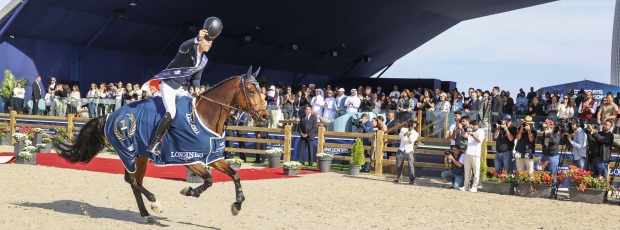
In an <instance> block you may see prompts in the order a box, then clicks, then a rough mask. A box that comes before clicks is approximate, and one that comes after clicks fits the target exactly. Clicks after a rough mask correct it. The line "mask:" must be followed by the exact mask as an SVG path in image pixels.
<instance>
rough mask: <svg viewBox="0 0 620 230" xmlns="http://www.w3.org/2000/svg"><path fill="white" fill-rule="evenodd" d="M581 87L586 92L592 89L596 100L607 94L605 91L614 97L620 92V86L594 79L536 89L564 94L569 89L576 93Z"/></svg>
mask: <svg viewBox="0 0 620 230" xmlns="http://www.w3.org/2000/svg"><path fill="white" fill-rule="evenodd" d="M581 89H584V90H585V91H586V92H587V91H592V93H593V94H594V99H596V101H598V102H600V101H601V98H602V97H603V96H605V95H607V92H611V93H612V94H613V95H614V97H615V96H616V93H618V92H620V86H615V85H610V84H605V83H600V82H595V81H589V80H583V81H578V82H570V83H564V84H560V85H554V86H547V87H542V88H540V89H538V90H542V91H543V92H549V93H553V91H558V93H559V94H560V95H564V94H565V93H566V92H568V91H570V90H574V91H575V94H576V93H577V92H578V91H579V90H581Z"/></svg>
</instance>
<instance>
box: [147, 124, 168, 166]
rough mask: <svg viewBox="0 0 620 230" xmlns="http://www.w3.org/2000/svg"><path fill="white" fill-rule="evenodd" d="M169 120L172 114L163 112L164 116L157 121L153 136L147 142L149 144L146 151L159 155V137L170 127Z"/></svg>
mask: <svg viewBox="0 0 620 230" xmlns="http://www.w3.org/2000/svg"><path fill="white" fill-rule="evenodd" d="M171 121H172V116H171V115H170V113H166V114H164V117H163V118H162V119H161V120H160V121H159V124H158V125H157V130H155V137H153V139H152V140H151V142H150V143H149V146H148V147H147V148H146V150H147V151H149V152H151V153H152V154H155V155H157V156H159V154H160V153H161V137H162V136H163V135H164V133H166V130H168V128H169V127H170V122H171Z"/></svg>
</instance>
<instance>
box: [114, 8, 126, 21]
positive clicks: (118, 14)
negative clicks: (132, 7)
mask: <svg viewBox="0 0 620 230" xmlns="http://www.w3.org/2000/svg"><path fill="white" fill-rule="evenodd" d="M114 18H115V19H116V20H127V14H125V12H124V11H122V10H115V11H114Z"/></svg>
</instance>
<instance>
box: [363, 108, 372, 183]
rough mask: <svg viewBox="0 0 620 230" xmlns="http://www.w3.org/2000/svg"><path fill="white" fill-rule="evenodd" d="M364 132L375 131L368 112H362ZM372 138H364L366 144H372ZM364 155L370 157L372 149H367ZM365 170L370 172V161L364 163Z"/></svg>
mask: <svg viewBox="0 0 620 230" xmlns="http://www.w3.org/2000/svg"><path fill="white" fill-rule="evenodd" d="M360 127H361V128H362V132H363V133H373V131H374V127H373V126H372V122H371V121H370V119H368V114H365V113H364V114H362V123H361V124H360ZM370 140H371V139H370V138H364V145H370ZM364 155H365V156H366V157H370V150H365V151H364ZM363 170H364V171H365V172H370V162H366V163H364V169H363Z"/></svg>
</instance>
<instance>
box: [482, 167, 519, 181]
mask: <svg viewBox="0 0 620 230" xmlns="http://www.w3.org/2000/svg"><path fill="white" fill-rule="evenodd" d="M482 181H483V182H497V183H508V184H512V183H514V182H515V177H514V175H512V174H509V173H508V170H505V169H504V170H502V172H500V173H497V172H490V173H487V174H486V176H485V177H483V178H482Z"/></svg>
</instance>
